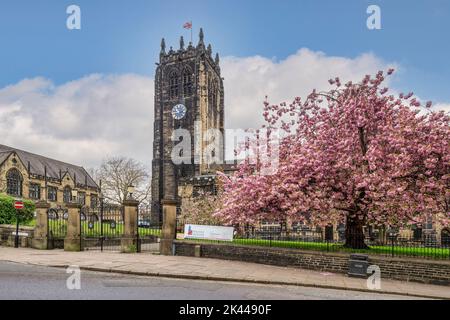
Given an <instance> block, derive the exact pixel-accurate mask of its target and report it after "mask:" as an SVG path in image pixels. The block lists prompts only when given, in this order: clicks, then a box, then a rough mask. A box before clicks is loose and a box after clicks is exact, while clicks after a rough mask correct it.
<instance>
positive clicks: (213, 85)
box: [209, 81, 218, 108]
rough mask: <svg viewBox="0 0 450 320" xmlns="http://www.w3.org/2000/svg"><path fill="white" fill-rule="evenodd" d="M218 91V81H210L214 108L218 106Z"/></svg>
mask: <svg viewBox="0 0 450 320" xmlns="http://www.w3.org/2000/svg"><path fill="white" fill-rule="evenodd" d="M217 91H218V85H217V82H216V81H211V82H210V83H209V100H210V105H211V107H212V108H217Z"/></svg>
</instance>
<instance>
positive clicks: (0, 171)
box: [0, 145, 100, 207]
mask: <svg viewBox="0 0 450 320" xmlns="http://www.w3.org/2000/svg"><path fill="white" fill-rule="evenodd" d="M73 190H76V191H77V192H76V194H77V198H78V199H76V200H77V201H78V202H79V203H80V204H82V205H85V206H90V207H96V206H97V205H98V203H99V196H100V188H99V186H98V185H97V184H96V183H95V181H94V180H93V179H92V177H91V176H90V175H89V174H88V173H87V171H86V170H85V169H84V168H83V167H79V166H76V165H73V164H69V163H64V162H61V161H58V160H54V159H50V158H46V157H43V156H40V155H36V154H33V153H30V152H27V151H23V150H19V149H16V148H12V147H8V146H4V145H0V193H4V194H8V195H10V196H13V197H16V198H23V199H29V200H33V201H39V200H46V201H48V202H49V203H50V205H51V207H58V206H61V207H63V206H64V205H65V204H67V203H69V202H72V201H73V200H74V199H73V194H74V193H73V192H72V191H73Z"/></svg>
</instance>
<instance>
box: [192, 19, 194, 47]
mask: <svg viewBox="0 0 450 320" xmlns="http://www.w3.org/2000/svg"><path fill="white" fill-rule="evenodd" d="M192 29H194V25H193V24H192V20H191V43H192V44H193V42H192V41H193V38H192Z"/></svg>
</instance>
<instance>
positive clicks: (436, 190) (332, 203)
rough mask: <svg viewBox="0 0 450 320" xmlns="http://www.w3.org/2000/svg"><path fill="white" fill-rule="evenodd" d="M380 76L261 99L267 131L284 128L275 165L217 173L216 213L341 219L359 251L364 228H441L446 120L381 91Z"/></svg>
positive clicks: (447, 195)
mask: <svg viewBox="0 0 450 320" xmlns="http://www.w3.org/2000/svg"><path fill="white" fill-rule="evenodd" d="M393 71H394V70H389V71H388V72H387V74H388V75H391V74H392V73H393ZM384 81H385V76H384V73H383V72H381V71H380V72H379V73H378V74H377V75H376V76H375V77H370V76H366V77H365V78H364V79H363V80H362V81H361V82H360V83H352V82H348V83H347V84H345V85H342V84H341V81H340V79H339V78H336V79H334V80H330V84H331V85H332V86H333V89H332V90H330V91H328V92H316V91H313V92H312V93H311V94H310V95H309V96H308V97H307V98H306V99H305V100H304V101H303V100H302V99H301V98H296V99H295V100H294V101H293V102H292V103H290V104H286V103H282V104H280V105H270V104H269V103H265V108H264V117H265V120H266V122H267V125H266V126H265V127H266V128H267V129H269V130H273V129H275V128H281V129H282V130H283V131H284V132H285V135H284V138H283V139H282V142H281V145H280V165H279V168H278V171H277V173H276V174H274V175H271V176H264V175H260V174H258V171H259V169H260V168H259V167H258V166H252V165H250V162H249V161H244V162H243V163H242V164H241V165H240V167H239V170H238V171H237V172H236V174H235V175H234V176H232V177H225V176H223V178H222V179H223V182H224V195H223V206H222V208H221V209H220V210H218V211H217V212H216V214H217V216H218V217H221V218H223V219H224V220H225V221H227V222H228V223H233V224H241V223H255V222H258V221H260V220H284V219H291V220H292V221H304V220H307V221H308V222H309V223H312V224H316V225H326V224H328V223H330V222H332V221H335V220H334V219H340V220H341V221H342V222H345V223H346V246H347V247H352V248H367V246H366V245H365V243H364V235H363V226H365V225H367V224H374V225H390V226H404V225H407V224H410V225H411V224H415V223H422V222H423V221H424V220H425V219H426V218H427V217H430V216H432V217H433V218H435V219H436V220H435V221H437V220H439V221H440V222H441V223H442V224H444V225H448V224H449V218H450V210H449V203H450V116H449V114H448V113H445V112H443V111H440V112H438V111H432V109H431V103H430V102H428V103H427V104H426V106H421V103H420V102H419V101H418V100H417V99H416V98H414V97H413V93H409V94H406V95H405V94H399V95H398V96H397V95H394V94H388V91H389V89H388V88H384V87H383V86H382V85H383V82H384ZM262 165H264V164H262ZM259 166H260V165H259Z"/></svg>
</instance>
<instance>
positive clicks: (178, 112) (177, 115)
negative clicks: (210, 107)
mask: <svg viewBox="0 0 450 320" xmlns="http://www.w3.org/2000/svg"><path fill="white" fill-rule="evenodd" d="M186 112H187V109H186V106H184V105H183V104H177V105H176V106H175V107H173V109H172V117H173V118H174V119H175V120H181V119H183V118H184V117H185V116H186Z"/></svg>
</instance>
